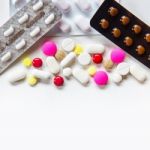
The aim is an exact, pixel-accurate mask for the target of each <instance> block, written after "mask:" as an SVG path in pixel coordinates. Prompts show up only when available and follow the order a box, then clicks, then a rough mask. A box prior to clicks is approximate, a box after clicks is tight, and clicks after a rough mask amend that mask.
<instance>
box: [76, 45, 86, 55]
mask: <svg viewBox="0 0 150 150" xmlns="http://www.w3.org/2000/svg"><path fill="white" fill-rule="evenodd" d="M83 51H84V49H83V47H82V46H81V45H80V44H76V46H75V48H74V53H75V54H76V55H80V54H81V53H82V52H83Z"/></svg>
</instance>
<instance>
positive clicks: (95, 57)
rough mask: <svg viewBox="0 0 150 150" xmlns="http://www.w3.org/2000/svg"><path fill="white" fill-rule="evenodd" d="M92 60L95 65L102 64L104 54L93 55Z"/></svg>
mask: <svg viewBox="0 0 150 150" xmlns="http://www.w3.org/2000/svg"><path fill="white" fill-rule="evenodd" d="M92 60H93V62H94V63H95V64H100V63H102V61H103V56H102V54H93V55H92Z"/></svg>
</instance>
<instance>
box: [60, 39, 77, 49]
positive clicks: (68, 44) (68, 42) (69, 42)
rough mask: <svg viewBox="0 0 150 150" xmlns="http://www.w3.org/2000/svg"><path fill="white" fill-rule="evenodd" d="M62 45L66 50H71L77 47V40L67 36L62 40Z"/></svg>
mask: <svg viewBox="0 0 150 150" xmlns="http://www.w3.org/2000/svg"><path fill="white" fill-rule="evenodd" d="M61 47H62V49H63V50H64V51H66V52H71V51H73V50H74V48H75V41H74V40H73V39H71V38H66V39H64V40H63V41H62V44H61Z"/></svg>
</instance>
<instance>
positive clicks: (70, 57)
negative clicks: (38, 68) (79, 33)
mask: <svg viewBox="0 0 150 150" xmlns="http://www.w3.org/2000/svg"><path fill="white" fill-rule="evenodd" d="M75 58H76V54H75V53H74V52H71V53H69V54H68V55H67V56H66V57H65V58H64V59H63V60H62V61H61V63H60V65H61V66H62V67H63V68H65V67H70V66H71V65H73V63H74V61H75Z"/></svg>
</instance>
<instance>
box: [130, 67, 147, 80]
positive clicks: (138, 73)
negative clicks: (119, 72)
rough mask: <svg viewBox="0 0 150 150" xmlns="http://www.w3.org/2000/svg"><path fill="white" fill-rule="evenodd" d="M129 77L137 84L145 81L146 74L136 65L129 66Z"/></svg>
mask: <svg viewBox="0 0 150 150" xmlns="http://www.w3.org/2000/svg"><path fill="white" fill-rule="evenodd" d="M130 73H131V75H132V76H133V77H134V78H135V79H136V80H137V81H139V82H144V81H145V80H146V78H147V77H146V72H145V71H144V70H143V69H142V68H141V67H140V66H137V65H132V66H130Z"/></svg>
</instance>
